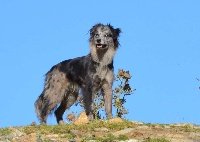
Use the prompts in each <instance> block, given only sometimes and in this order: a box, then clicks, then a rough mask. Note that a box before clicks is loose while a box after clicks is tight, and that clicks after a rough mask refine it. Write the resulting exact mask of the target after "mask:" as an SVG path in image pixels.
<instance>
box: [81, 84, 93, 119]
mask: <svg viewBox="0 0 200 142" xmlns="http://www.w3.org/2000/svg"><path fill="white" fill-rule="evenodd" d="M82 91H83V92H82V93H83V103H84V107H85V112H86V115H87V116H88V120H93V119H94V116H93V97H92V91H91V89H89V87H88V88H84V89H83V90H82Z"/></svg>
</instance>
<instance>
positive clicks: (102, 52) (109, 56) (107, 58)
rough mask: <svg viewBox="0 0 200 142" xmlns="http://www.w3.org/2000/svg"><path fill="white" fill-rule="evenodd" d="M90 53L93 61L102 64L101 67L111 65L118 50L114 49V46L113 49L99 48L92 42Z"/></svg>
mask: <svg viewBox="0 0 200 142" xmlns="http://www.w3.org/2000/svg"><path fill="white" fill-rule="evenodd" d="M90 52H91V56H92V59H93V60H94V61H95V62H97V63H100V64H101V65H103V66H104V65H108V64H110V63H111V62H112V61H113V57H114V55H115V53H116V49H115V48H114V44H113V47H112V46H109V45H107V47H106V48H101V47H98V45H96V44H94V43H92V42H90Z"/></svg>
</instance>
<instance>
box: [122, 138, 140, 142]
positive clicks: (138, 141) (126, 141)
mask: <svg viewBox="0 0 200 142" xmlns="http://www.w3.org/2000/svg"><path fill="white" fill-rule="evenodd" d="M119 142H142V140H136V139H130V140H125V141H119Z"/></svg>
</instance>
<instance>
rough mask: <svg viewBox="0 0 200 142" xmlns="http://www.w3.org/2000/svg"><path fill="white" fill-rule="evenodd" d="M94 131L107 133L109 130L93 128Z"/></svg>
mask: <svg viewBox="0 0 200 142" xmlns="http://www.w3.org/2000/svg"><path fill="white" fill-rule="evenodd" d="M94 131H96V132H108V131H109V130H108V129H107V128H94Z"/></svg>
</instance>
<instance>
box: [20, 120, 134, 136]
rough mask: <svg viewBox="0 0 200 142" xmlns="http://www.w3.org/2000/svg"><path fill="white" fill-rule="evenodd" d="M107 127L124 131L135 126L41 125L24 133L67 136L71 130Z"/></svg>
mask: <svg viewBox="0 0 200 142" xmlns="http://www.w3.org/2000/svg"><path fill="white" fill-rule="evenodd" d="M102 127H105V128H107V129H109V130H122V129H125V128H130V127H134V124H133V123H132V122H130V121H127V120H124V121H123V122H121V123H108V122H105V121H99V120H98V121H92V122H90V123H89V124H83V125H80V126H76V125H74V124H66V125H51V126H49V125H40V126H25V127H23V128H22V131H23V132H24V133H26V134H31V133H34V132H39V133H40V134H49V133H53V134H66V133H69V132H70V130H81V131H93V130H94V128H102Z"/></svg>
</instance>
